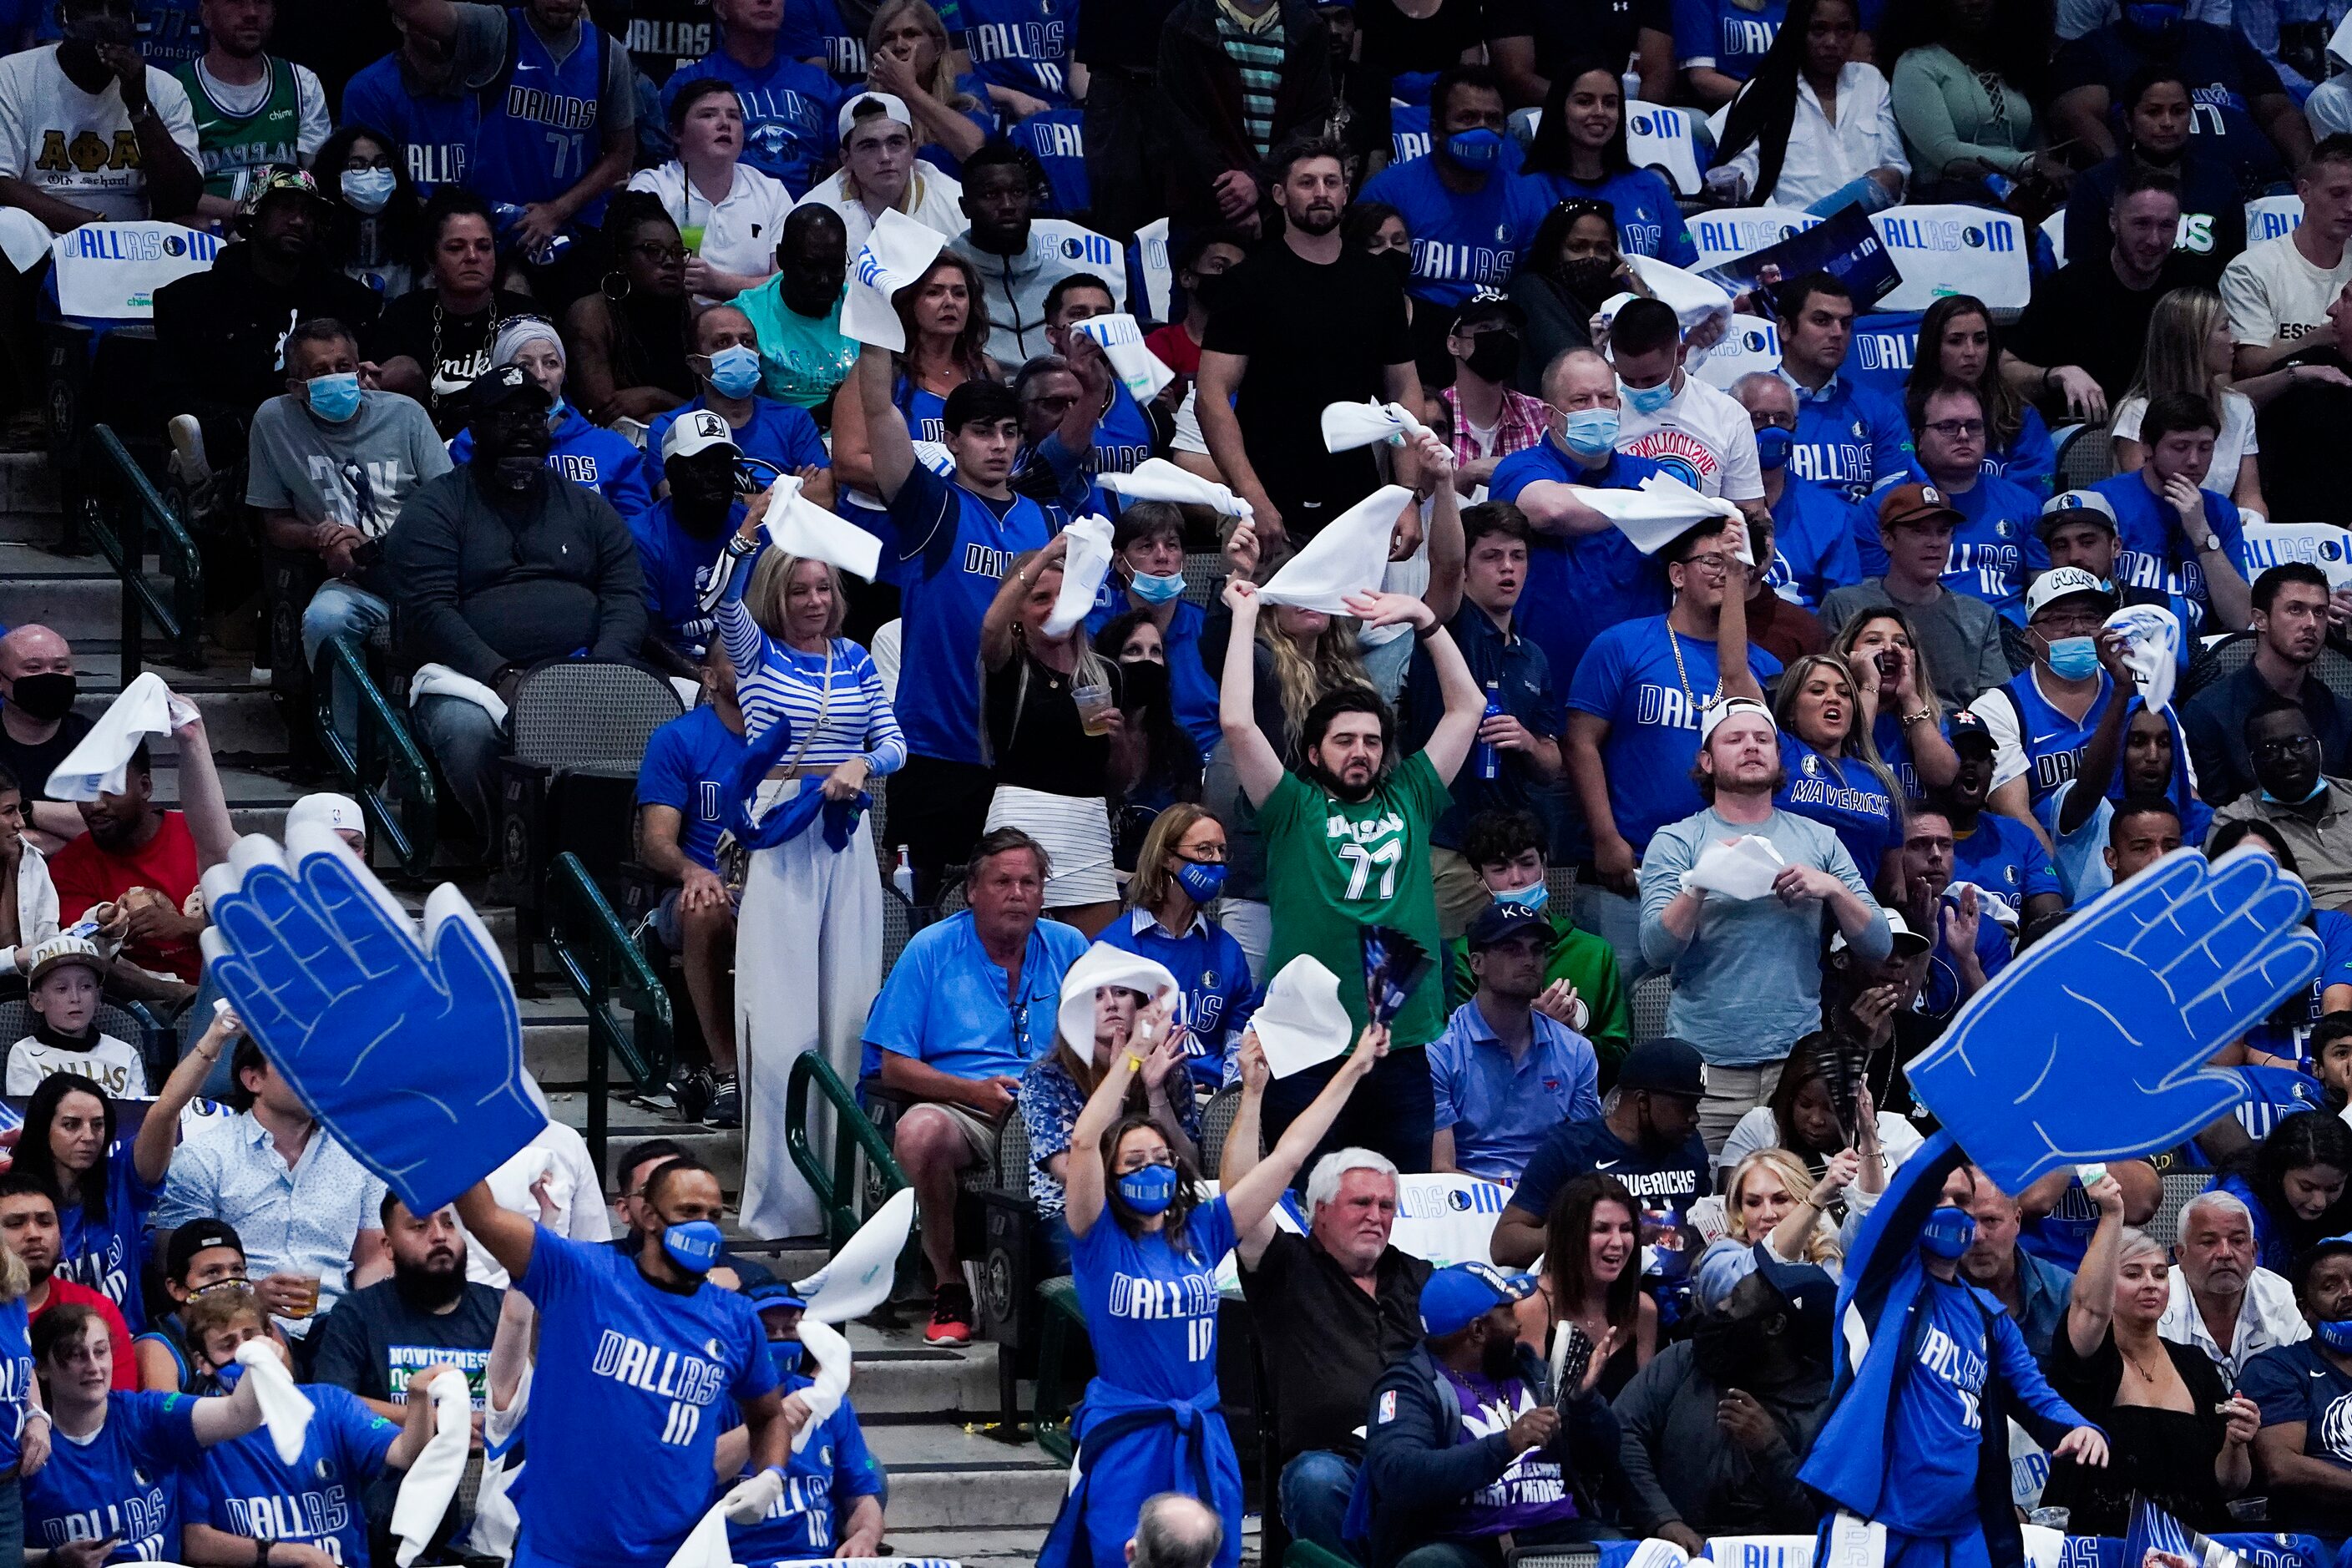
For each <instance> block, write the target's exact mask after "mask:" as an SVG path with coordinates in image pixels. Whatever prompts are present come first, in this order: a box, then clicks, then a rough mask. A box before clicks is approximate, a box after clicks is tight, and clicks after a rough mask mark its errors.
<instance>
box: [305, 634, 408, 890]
mask: <svg viewBox="0 0 2352 1568" xmlns="http://www.w3.org/2000/svg"><path fill="white" fill-rule="evenodd" d="M338 677H340V678H341V679H343V680H345V681H348V682H349V683H350V685H351V688H352V692H353V694H354V695H355V696H356V697H357V698H358V700H359V738H358V739H359V747H358V750H357V752H354V751H353V750H352V744H351V742H347V741H345V740H344V739H343V737H342V736H341V735H340V734H338V733H337V732H336V730H335V681H336V679H337V678H338ZM310 702H311V718H312V723H313V727H314V728H316V729H317V731H318V732H319V743H320V745H321V746H323V747H324V748H325V749H326V752H327V755H328V756H329V757H330V758H331V759H332V760H333V762H334V764H335V771H336V772H337V773H340V774H341V775H342V781H343V784H344V787H346V788H347V789H349V790H350V791H351V793H352V797H353V798H355V799H356V800H357V801H358V802H359V803H360V810H361V811H362V813H364V814H365V815H366V816H367V821H368V832H369V836H370V837H371V838H372V839H373V840H374V841H375V842H378V843H382V844H388V845H390V846H391V847H392V852H393V856H394V858H395V859H397V860H398V861H399V862H400V867H401V869H402V870H404V871H406V872H407V873H408V874H409V875H410V876H412V877H421V876H423V875H424V874H425V872H426V871H427V870H429V869H430V868H431V867H432V865H433V847H434V845H435V843H436V841H437V839H438V837H439V834H440V807H439V803H438V792H437V790H436V788H435V786H434V783H433V767H432V764H431V763H427V762H426V761H425V753H424V752H422V751H419V750H418V749H417V745H416V739H415V736H413V735H411V734H410V733H409V732H408V726H407V725H406V724H405V723H404V722H403V721H402V720H401V717H400V715H399V713H398V712H397V711H395V710H394V708H393V706H392V703H391V700H389V699H387V698H386V697H385V696H384V694H383V690H382V689H380V688H379V687H377V685H376V683H375V681H374V680H373V679H371V678H370V676H369V675H368V672H367V659H366V658H365V656H363V655H362V653H361V652H360V645H359V644H358V642H356V641H355V640H353V639H352V637H350V636H348V635H343V636H337V637H329V638H328V639H327V640H326V641H325V642H323V643H321V644H320V645H319V663H318V668H317V669H316V670H314V671H313V672H312V679H311V681H310ZM378 778H381V779H382V780H383V783H382V784H381V785H379V784H375V783H373V781H374V780H376V779H378ZM395 784H399V785H404V786H405V787H404V788H401V789H398V790H395V789H394V785H395Z"/></svg>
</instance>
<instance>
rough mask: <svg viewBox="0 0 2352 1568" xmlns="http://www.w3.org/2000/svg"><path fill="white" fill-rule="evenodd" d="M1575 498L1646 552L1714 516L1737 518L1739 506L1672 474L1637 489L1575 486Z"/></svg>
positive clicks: (1652, 552)
mask: <svg viewBox="0 0 2352 1568" xmlns="http://www.w3.org/2000/svg"><path fill="white" fill-rule="evenodd" d="M1576 499H1577V500H1580V501H1582V502H1583V503H1584V504H1585V505H1587V506H1589V507H1591V509H1592V510H1595V511H1597V512H1599V513H1600V514H1601V516H1603V517H1605V518H1607V519H1608V520H1609V521H1612V522H1613V523H1615V524H1616V525H1617V531H1618V532H1620V533H1622V534H1623V535H1624V536H1625V537H1626V538H1628V539H1630V540H1632V541H1633V548H1634V549H1636V550H1639V551H1640V552H1642V553H1643V554H1644V555H1655V554H1656V553H1657V552H1659V551H1661V550H1663V549H1664V548H1665V547H1666V546H1667V545H1669V544H1672V543H1673V542H1675V540H1677V539H1680V538H1681V537H1682V536H1683V535H1684V534H1685V533H1688V532H1689V531H1691V530H1692V529H1693V528H1694V527H1696V525H1697V524H1699V523H1702V522H1705V521H1706V520H1707V519H1708V518H1711V517H1729V518H1738V517H1740V516H1741V515H1742V514H1741V512H1740V510H1739V509H1738V507H1737V506H1734V505H1733V504H1732V503H1731V502H1729V501H1727V500H1723V499H1722V498H1721V497H1719V496H1703V495H1701V494H1699V493H1698V491H1696V490H1695V489H1691V488H1690V486H1688V485H1686V484H1685V483H1683V482H1682V480H1680V479H1675V477H1674V476H1673V475H1672V474H1652V475H1651V476H1650V477H1649V478H1648V479H1643V481H1642V488H1641V489H1637V490H1609V489H1585V488H1584V487H1583V486H1578V487H1576Z"/></svg>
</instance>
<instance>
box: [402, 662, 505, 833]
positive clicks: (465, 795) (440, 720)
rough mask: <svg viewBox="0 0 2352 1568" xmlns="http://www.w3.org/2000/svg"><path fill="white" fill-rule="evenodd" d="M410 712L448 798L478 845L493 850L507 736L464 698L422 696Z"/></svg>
mask: <svg viewBox="0 0 2352 1568" xmlns="http://www.w3.org/2000/svg"><path fill="white" fill-rule="evenodd" d="M412 713H413V715H414V717H415V721H416V728H417V730H418V731H420V732H421V733H422V734H423V735H424V737H425V750H426V751H428V752H432V753H433V761H434V763H435V764H436V765H437V766H438V767H439V768H440V770H441V777H442V779H443V781H444V782H446V784H448V786H449V794H450V795H451V796H452V797H453V798H455V799H456V801H457V805H459V806H460V807H461V808H462V809H463V810H464V811H465V813H466V817H467V820H468V821H469V822H471V823H472V824H473V825H474V828H475V831H477V832H478V833H479V834H480V835H481V838H482V842H483V843H484V844H485V845H488V846H489V847H491V848H493V849H495V848H496V847H497V846H496V845H494V844H491V842H490V839H491V835H492V834H494V833H495V832H497V830H498V816H499V807H498V783H499V758H500V757H502V756H504V755H505V754H506V752H507V745H508V742H507V737H506V732H505V731H503V730H500V729H499V727H498V725H496V724H494V723H492V722H491V721H490V716H489V715H488V713H486V712H484V711H483V710H482V707H481V705H480V704H479V703H477V702H468V701H467V700H465V699H464V698H462V697H425V698H422V699H420V700H418V701H417V704H416V706H415V709H414V710H412Z"/></svg>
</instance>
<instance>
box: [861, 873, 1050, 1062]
mask: <svg viewBox="0 0 2352 1568" xmlns="http://www.w3.org/2000/svg"><path fill="white" fill-rule="evenodd" d="M1088 945H1089V944H1088V943H1087V938H1086V934H1085V933H1084V932H1083V931H1079V930H1078V929H1077V927H1076V926H1066V925H1064V924H1063V923H1062V922H1061V921H1049V920H1041V921H1038V922H1037V929H1036V930H1035V931H1032V932H1031V933H1030V935H1029V951H1028V952H1026V953H1024V955H1023V957H1022V960H1021V983H1020V985H1019V987H1018V992H1019V994H1017V995H1016V994H1014V991H1015V988H1014V987H1013V984H1012V983H1011V980H1012V977H1011V976H1009V975H1008V974H1006V973H1005V972H1004V971H1003V970H1002V969H1000V968H998V967H997V966H996V964H995V963H992V961H991V960H990V958H989V956H988V950H987V949H986V948H983V947H982V946H981V944H980V932H979V931H978V930H976V929H975V928H974V926H973V925H972V919H971V910H961V911H960V912H958V913H956V914H953V915H950V916H949V917H948V918H947V919H946V920H943V921H938V922H937V923H935V924H932V925H928V926H925V927H924V928H923V929H922V930H921V931H917V932H916V933H915V934H914V936H913V938H912V939H911V940H909V941H908V943H907V948H906V951H905V952H901V953H900V954H899V955H898V963H897V964H896V965H895V966H894V967H893V968H892V969H891V971H890V975H889V978H888V979H887V980H885V981H884V982H883V983H882V994H880V995H879V996H877V997H876V998H875V999H874V1010H873V1012H871V1013H869V1014H867V1015H866V1054H865V1059H864V1060H863V1062H862V1063H861V1064H860V1065H859V1068H858V1071H859V1074H860V1076H862V1077H866V1078H871V1077H872V1076H873V1075H874V1074H876V1073H878V1072H880V1071H881V1070H882V1053H883V1052H884V1051H896V1052H898V1054H899V1055H900V1056H902V1057H911V1058H914V1059H915V1060H917V1061H919V1062H921V1063H922V1064H923V1065H924V1066H925V1067H929V1068H938V1069H939V1070H940V1071H941V1072H943V1073H947V1074H949V1075H950V1076H951V1077H955V1078H961V1079H973V1080H975V1081H977V1080H978V1079H985V1078H995V1077H998V1076H1000V1075H1001V1076H1003V1077H1005V1078H1019V1077H1020V1076H1021V1075H1022V1074H1023V1073H1024V1072H1026V1071H1028V1070H1029V1064H1030V1063H1031V1062H1033V1061H1034V1060H1036V1059H1037V1058H1039V1057H1042V1056H1044V1055H1045V1053H1046V1052H1047V1051H1050V1050H1052V1049H1053V1048H1054V1029H1055V1014H1056V1013H1057V1012H1058V1011H1059V1010H1060V1008H1061V1004H1062V975H1063V973H1064V972H1066V970H1067V969H1068V968H1069V967H1070V965H1071V964H1073V963H1076V962H1077V958H1078V955H1079V954H1080V953H1082V952H1086V950H1087V946H1088Z"/></svg>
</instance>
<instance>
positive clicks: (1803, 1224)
mask: <svg viewBox="0 0 2352 1568" xmlns="http://www.w3.org/2000/svg"><path fill="white" fill-rule="evenodd" d="M1861 1173H1862V1157H1861V1156H1860V1155H1859V1154H1856V1153H1855V1152H1853V1150H1851V1149H1841V1150H1840V1151H1838V1152H1836V1153H1834V1154H1832V1155H1831V1156H1830V1160H1829V1165H1828V1167H1827V1168H1826V1169H1825V1170H1823V1171H1822V1174H1821V1179H1820V1180H1819V1181H1816V1180H1814V1179H1813V1173H1811V1171H1808V1170H1806V1169H1805V1163H1804V1162H1803V1161H1802V1160H1800V1159H1799V1158H1797V1156H1796V1155H1794V1154H1792V1153H1790V1152H1789V1151H1788V1150H1786V1149H1759V1150H1757V1151H1756V1152H1754V1153H1753V1154H1750V1155H1748V1158H1746V1159H1745V1160H1742V1161H1740V1162H1739V1163H1738V1164H1737V1165H1735V1166H1733V1167H1732V1171H1731V1181H1730V1183H1729V1184H1727V1186H1726V1187H1725V1188H1724V1190H1723V1218H1724V1226H1725V1231H1724V1234H1726V1235H1727V1236H1728V1237H1731V1238H1732V1239H1733V1240H1734V1241H1745V1242H1749V1243H1751V1244H1752V1243H1755V1242H1759V1241H1760V1242H1763V1243H1765V1244H1766V1246H1767V1247H1769V1249H1770V1250H1771V1253H1772V1255H1773V1256H1774V1257H1775V1258H1780V1259H1781V1260H1782V1261H1783V1262H1788V1263H1818V1264H1820V1265H1821V1266H1822V1268H1826V1269H1828V1270H1829V1271H1830V1272H1831V1273H1832V1274H1833V1275H1834V1274H1835V1273H1836V1272H1837V1270H1838V1266H1839V1265H1840V1264H1841V1263H1842V1262H1843V1260H1844V1258H1845V1248H1844V1247H1842V1246H1840V1245H1839V1243H1838V1233H1837V1227H1836V1226H1833V1225H1832V1224H1831V1223H1830V1217H1829V1205H1831V1203H1832V1202H1833V1201H1834V1200H1835V1199H1836V1198H1837V1196H1838V1194H1841V1193H1843V1192H1844V1191H1845V1190H1846V1189H1847V1188H1848V1187H1850V1186H1852V1185H1853V1180H1854V1178H1855V1177H1856V1176H1859V1175H1860V1174H1861Z"/></svg>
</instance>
